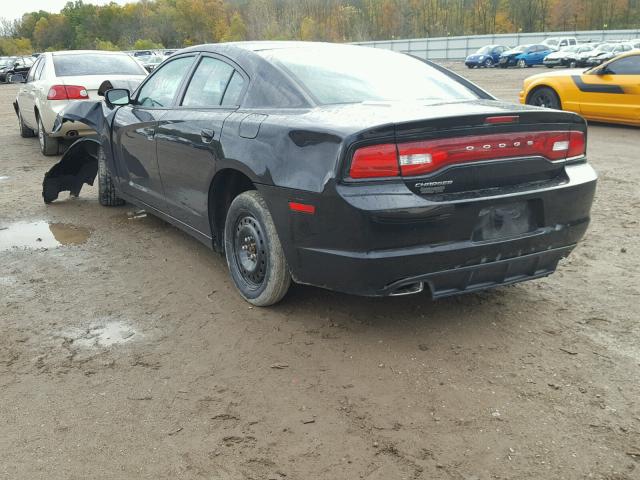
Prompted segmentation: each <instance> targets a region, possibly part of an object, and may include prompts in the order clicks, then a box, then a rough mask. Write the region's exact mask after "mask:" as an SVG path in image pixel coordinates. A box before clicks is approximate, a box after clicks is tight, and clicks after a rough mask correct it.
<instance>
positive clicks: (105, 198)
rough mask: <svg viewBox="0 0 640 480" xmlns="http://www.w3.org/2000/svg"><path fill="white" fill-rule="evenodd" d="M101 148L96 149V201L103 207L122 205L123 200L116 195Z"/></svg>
mask: <svg viewBox="0 0 640 480" xmlns="http://www.w3.org/2000/svg"><path fill="white" fill-rule="evenodd" d="M106 160H107V159H106V157H105V154H104V150H103V149H102V147H100V148H99V149H98V201H99V202H100V205H103V206H105V207H117V206H119V205H124V200H122V199H121V198H119V197H118V196H117V195H116V188H115V185H114V183H113V178H112V177H111V172H110V171H109V168H108V167H107V161H106Z"/></svg>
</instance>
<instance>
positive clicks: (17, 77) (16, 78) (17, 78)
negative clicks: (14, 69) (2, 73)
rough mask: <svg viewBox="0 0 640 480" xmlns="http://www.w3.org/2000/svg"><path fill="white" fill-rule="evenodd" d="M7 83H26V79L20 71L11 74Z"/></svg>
mask: <svg viewBox="0 0 640 480" xmlns="http://www.w3.org/2000/svg"><path fill="white" fill-rule="evenodd" d="M9 83H27V79H26V77H25V76H24V75H22V74H20V73H14V74H13V75H11V80H10V81H9Z"/></svg>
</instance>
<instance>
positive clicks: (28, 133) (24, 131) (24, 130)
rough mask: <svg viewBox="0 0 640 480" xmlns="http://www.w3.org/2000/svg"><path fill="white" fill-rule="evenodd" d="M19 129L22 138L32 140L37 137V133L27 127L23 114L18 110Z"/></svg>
mask: <svg viewBox="0 0 640 480" xmlns="http://www.w3.org/2000/svg"><path fill="white" fill-rule="evenodd" d="M18 127H19V129H20V136H21V137H22V138H31V137H35V136H36V132H34V131H33V130H32V129H30V128H29V127H27V126H26V125H25V124H24V120H23V119H22V112H21V111H20V110H18Z"/></svg>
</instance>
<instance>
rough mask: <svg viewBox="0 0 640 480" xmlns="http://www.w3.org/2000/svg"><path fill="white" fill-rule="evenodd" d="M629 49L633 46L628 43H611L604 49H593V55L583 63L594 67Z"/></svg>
mask: <svg viewBox="0 0 640 480" xmlns="http://www.w3.org/2000/svg"><path fill="white" fill-rule="evenodd" d="M630 50H633V47H632V46H631V44H629V43H617V44H612V45H611V46H610V48H609V47H608V48H606V49H598V50H597V51H594V52H593V55H591V56H590V57H588V58H587V59H586V60H585V64H586V66H588V67H594V66H596V65H600V64H602V63H604V62H606V61H607V60H611V59H612V58H614V57H617V56H618V55H620V54H621V53H624V52H628V51H630Z"/></svg>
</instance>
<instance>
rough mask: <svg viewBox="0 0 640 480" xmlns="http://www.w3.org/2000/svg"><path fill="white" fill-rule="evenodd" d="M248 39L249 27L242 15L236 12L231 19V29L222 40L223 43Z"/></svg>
mask: <svg viewBox="0 0 640 480" xmlns="http://www.w3.org/2000/svg"><path fill="white" fill-rule="evenodd" d="M246 39H247V26H246V25H245V23H244V20H243V19H242V15H240V13H238V12H235V13H234V14H233V15H232V17H231V22H230V23H229V29H228V31H227V33H225V34H224V36H223V37H222V38H221V40H222V41H223V42H239V41H242V40H246Z"/></svg>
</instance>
